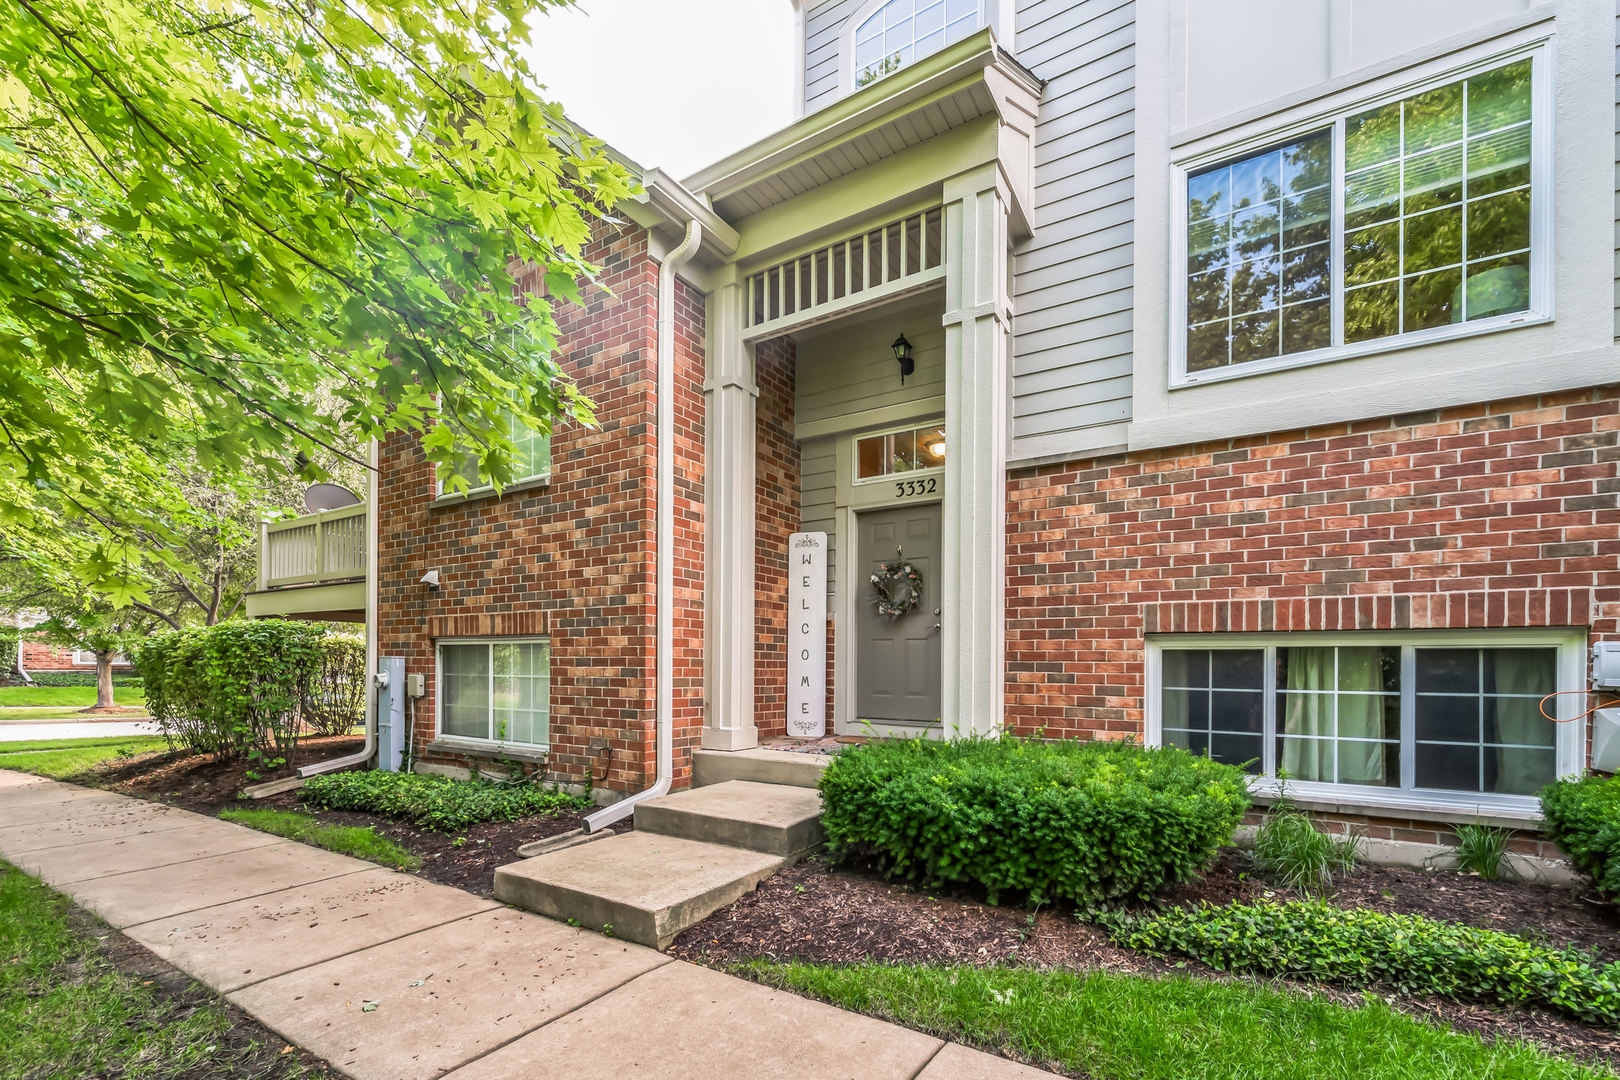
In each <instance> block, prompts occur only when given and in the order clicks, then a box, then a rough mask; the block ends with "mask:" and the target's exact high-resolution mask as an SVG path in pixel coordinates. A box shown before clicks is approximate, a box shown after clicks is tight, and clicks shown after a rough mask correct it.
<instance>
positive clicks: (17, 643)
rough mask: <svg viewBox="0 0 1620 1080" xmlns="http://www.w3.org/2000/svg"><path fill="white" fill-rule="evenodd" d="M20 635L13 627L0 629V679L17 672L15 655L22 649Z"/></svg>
mask: <svg viewBox="0 0 1620 1080" xmlns="http://www.w3.org/2000/svg"><path fill="white" fill-rule="evenodd" d="M21 642H22V635H21V634H19V633H18V632H17V628H16V627H14V626H4V627H0V679H3V678H5V677H6V676H7V675H10V674H12V673H13V672H15V671H16V670H17V654H18V652H19V651H20V650H21V648H22V644H21Z"/></svg>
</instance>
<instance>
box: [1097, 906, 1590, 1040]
mask: <svg viewBox="0 0 1620 1080" xmlns="http://www.w3.org/2000/svg"><path fill="white" fill-rule="evenodd" d="M1098 922H1099V923H1101V924H1102V925H1103V926H1104V927H1106V928H1107V929H1108V931H1109V933H1110V935H1111V936H1112V937H1113V939H1114V940H1115V941H1116V942H1118V943H1119V944H1121V945H1126V946H1129V947H1130V948H1133V949H1140V950H1142V951H1144V952H1147V953H1150V954H1152V955H1154V956H1166V955H1169V954H1172V953H1175V954H1180V955H1182V956H1189V957H1192V958H1193V959H1195V960H1201V961H1203V962H1204V963H1206V964H1208V965H1209V966H1211V967H1213V968H1217V969H1219V970H1221V971H1235V972H1245V973H1251V974H1259V975H1273V976H1278V975H1280V976H1292V977H1300V978H1307V979H1315V980H1318V981H1320V982H1329V983H1339V984H1342V985H1346V986H1356V987H1362V986H1384V987H1389V988H1392V989H1394V990H1398V991H1400V992H1402V993H1406V994H1435V995H1438V996H1440V997H1447V998H1453V999H1455V1000H1459V1001H1484V1002H1490V1003H1492V1004H1496V1005H1507V1006H1515V1005H1542V1006H1546V1007H1548V1008H1551V1009H1554V1010H1556V1011H1558V1012H1562V1013H1567V1014H1568V1015H1570V1016H1574V1017H1577V1018H1578V1019H1581V1020H1585V1021H1588V1022H1591V1023H1602V1024H1611V1025H1612V1024H1615V1023H1620V964H1602V963H1599V962H1597V961H1595V960H1594V959H1593V958H1592V957H1591V956H1589V955H1588V954H1586V953H1583V952H1581V951H1580V950H1578V949H1553V948H1548V947H1546V946H1543V945H1536V944H1534V943H1532V942H1529V941H1526V940H1524V939H1523V938H1520V937H1515V936H1514V935H1512V934H1504V933H1502V932H1501V931H1498V930H1479V929H1475V928H1474V927H1471V926H1462V925H1459V924H1457V923H1449V922H1440V921H1437V920H1435V919H1427V918H1424V917H1423V916H1421V915H1387V914H1385V913H1383V912H1379V911H1347V910H1344V909H1342V908H1337V907H1333V906H1332V905H1331V904H1328V903H1326V902H1324V901H1320V900H1304V901H1294V902H1291V903H1286V904H1260V905H1249V904H1231V905H1228V906H1226V907H1212V906H1210V905H1208V904H1204V905H1202V906H1200V907H1197V908H1169V909H1167V910H1165V911H1163V912H1160V913H1157V914H1152V915H1138V914H1128V913H1122V912H1110V913H1105V914H1103V915H1101V916H1099V917H1098Z"/></svg>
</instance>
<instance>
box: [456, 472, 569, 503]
mask: <svg viewBox="0 0 1620 1080" xmlns="http://www.w3.org/2000/svg"><path fill="white" fill-rule="evenodd" d="M550 486H551V474H550V473H547V474H546V475H544V476H534V477H530V478H529V479H527V480H520V481H518V482H517V483H515V484H507V485H506V486H505V487H504V488H502V489H501V490H500V491H496V490H495V489H494V488H493V487H489V486H488V485H486V486H484V487H477V488H473V489H472V490H471V491H469V492H467V493H466V494H465V495H437V496H435V497H434V498H433V500H432V502H431V503H430V504H429V505H430V506H431V507H432V508H433V509H435V510H439V509H443V508H446V507H451V506H461V505H463V504H465V503H470V502H480V501H482V500H484V499H501V498H505V497H506V496H508V495H518V494H522V493H523V492H525V491H540V490H543V489H545V488H548V487H550Z"/></svg>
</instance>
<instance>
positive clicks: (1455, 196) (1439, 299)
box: [1180, 56, 1546, 379]
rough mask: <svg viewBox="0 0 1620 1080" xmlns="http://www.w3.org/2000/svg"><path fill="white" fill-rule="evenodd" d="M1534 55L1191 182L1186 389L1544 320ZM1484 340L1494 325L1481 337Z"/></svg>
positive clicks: (1352, 117) (1203, 171)
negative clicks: (1400, 342)
mask: <svg viewBox="0 0 1620 1080" xmlns="http://www.w3.org/2000/svg"><path fill="white" fill-rule="evenodd" d="M1540 62H1541V61H1540V60H1539V59H1537V58H1536V57H1533V56H1532V57H1525V58H1522V59H1518V60H1514V61H1512V62H1510V63H1507V64H1504V65H1502V66H1499V67H1496V68H1492V69H1489V70H1486V71H1483V72H1480V73H1478V74H1473V75H1469V76H1468V77H1466V78H1462V79H1457V80H1455V81H1453V82H1451V83H1447V84H1445V85H1442V86H1439V87H1436V88H1434V89H1429V90H1425V91H1423V92H1421V93H1415V94H1410V95H1408V96H1406V97H1403V98H1400V99H1399V100H1395V101H1390V102H1387V103H1384V104H1380V105H1378V106H1376V107H1374V108H1371V109H1365V110H1361V111H1358V112H1355V113H1349V114H1346V115H1344V116H1341V117H1339V118H1337V119H1334V120H1332V121H1329V122H1326V123H1325V125H1324V126H1323V127H1321V128H1319V129H1317V130H1315V131H1310V132H1307V133H1305V134H1302V135H1299V136H1297V137H1295V138H1294V139H1293V140H1292V141H1290V142H1287V143H1285V144H1282V145H1277V146H1273V147H1270V148H1268V149H1265V150H1262V151H1259V152H1253V153H1248V154H1245V155H1244V156H1242V157H1239V158H1233V159H1229V160H1226V161H1222V162H1219V163H1217V164H1215V165H1212V166H1207V167H1201V168H1198V169H1196V170H1193V171H1191V172H1189V173H1188V176H1187V202H1186V252H1187V266H1186V268H1185V275H1186V276H1185V278H1184V279H1183V280H1184V282H1185V294H1186V302H1185V306H1184V309H1183V310H1182V311H1181V313H1180V317H1181V326H1182V328H1183V329H1182V331H1181V344H1182V368H1183V374H1184V376H1185V377H1186V378H1188V379H1197V378H1199V377H1200V376H1205V377H1207V376H1208V375H1209V374H1211V373H1212V372H1218V371H1220V370H1222V369H1227V368H1233V367H1238V366H1241V365H1245V364H1253V363H1259V362H1263V361H1267V360H1279V359H1281V358H1284V357H1298V356H1303V355H1305V354H1311V353H1318V352H1327V351H1329V350H1334V349H1340V348H1343V347H1346V346H1349V347H1352V348H1354V347H1360V346H1364V345H1365V344H1366V343H1369V342H1377V341H1382V340H1387V339H1391V338H1397V337H1404V336H1407V335H1412V334H1425V333H1427V334H1429V335H1430V336H1433V335H1434V334H1437V333H1443V332H1447V328H1453V327H1460V326H1462V325H1463V324H1466V323H1479V322H1482V321H1483V320H1490V319H1497V318H1500V319H1501V320H1502V321H1503V322H1510V321H1516V318H1515V317H1522V316H1523V315H1524V314H1525V313H1527V312H1531V311H1532V309H1533V308H1535V307H1537V306H1538V305H1544V301H1543V300H1539V299H1538V298H1537V296H1535V295H1534V292H1535V289H1534V283H1535V282H1536V280H1537V275H1538V274H1540V273H1543V271H1542V270H1541V264H1542V262H1543V261H1544V260H1545V254H1546V253H1545V252H1544V251H1541V250H1537V248H1536V243H1535V241H1534V215H1533V211H1534V210H1535V207H1536V202H1537V199H1538V198H1539V195H1538V193H1537V190H1536V181H1535V173H1536V168H1535V166H1536V161H1535V160H1534V158H1535V154H1534V152H1533V150H1534V147H1535V143H1534V142H1533V141H1532V128H1533V124H1534V117H1533V113H1534V111H1535V74H1536V65H1537V64H1538V63H1540ZM1486 325H1487V326H1489V325H1491V324H1488V323H1487V324H1486Z"/></svg>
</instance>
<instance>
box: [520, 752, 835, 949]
mask: <svg viewBox="0 0 1620 1080" xmlns="http://www.w3.org/2000/svg"><path fill="white" fill-rule="evenodd" d="M818 775H819V770H818ZM635 826H636V827H635V831H634V832H631V833H626V834H624V835H622V836H610V837H608V838H607V839H605V840H597V841H593V842H591V843H586V844H579V845H577V846H575V847H568V848H564V849H562V850H560V851H549V852H546V853H545V854H543V855H537V856H536V857H534V858H532V859H525V860H523V861H522V862H517V863H513V864H511V865H510V866H503V867H501V868H500V869H499V870H497V871H495V898H496V899H497V900H501V901H503V902H505V903H508V904H515V905H516V906H518V907H522V908H527V909H528V910H530V911H535V912H539V913H540V914H542V915H549V916H551V917H552V918H555V919H572V920H575V921H577V922H578V923H579V924H580V925H582V926H586V927H590V928H591V929H593V930H601V929H603V928H604V927H612V933H613V935H614V936H615V937H621V938H625V939H626V940H629V941H635V942H639V943H641V944H643V945H651V946H652V947H653V948H656V949H664V948H668V947H669V944H670V943H671V942H672V941H674V940H675V936H676V935H677V934H679V933H680V932H681V931H682V930H685V929H686V928H687V927H689V926H692V925H693V924H695V923H698V922H700V921H702V920H703V919H706V918H708V917H709V916H710V915H712V914H714V913H715V912H716V911H719V910H720V909H721V908H723V907H726V906H727V905H729V904H732V903H734V902H735V901H736V900H737V899H738V898H739V897H741V896H743V895H744V894H746V893H749V892H752V891H753V889H754V888H755V886H757V885H758V884H759V883H760V882H761V881H763V880H765V879H766V878H768V877H770V876H771V875H772V874H774V873H776V872H777V871H778V870H780V869H781V868H782V867H784V866H787V865H788V864H789V863H791V862H793V861H794V860H795V859H797V858H799V857H800V856H801V855H803V854H804V853H805V852H807V851H809V850H810V849H811V848H812V847H814V846H815V845H816V844H818V843H820V841H821V838H822V830H821V795H820V793H819V792H817V791H815V790H813V789H811V788H805V787H799V786H794V785H788V784H770V783H759V782H755V781H748V780H728V781H724V782H722V783H717V784H713V785H711V786H706V787H698V788H692V789H690V790H688V791H681V792H677V793H675V794H674V795H666V796H664V797H663V798H661V799H651V800H648V801H647V802H644V803H642V804H640V805H639V806H637V807H636V813H635Z"/></svg>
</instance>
